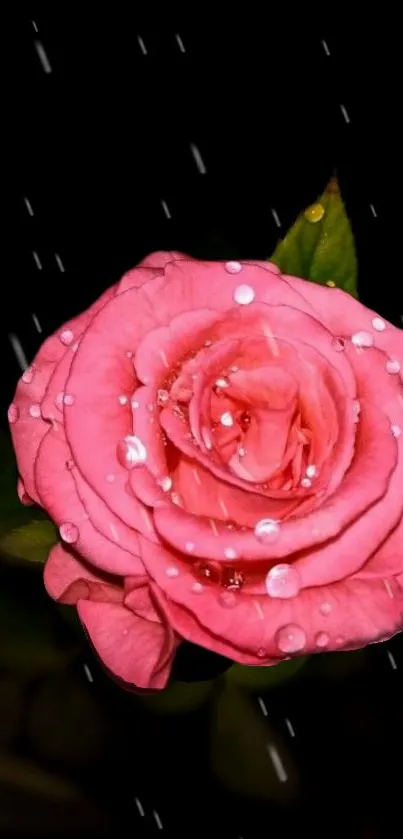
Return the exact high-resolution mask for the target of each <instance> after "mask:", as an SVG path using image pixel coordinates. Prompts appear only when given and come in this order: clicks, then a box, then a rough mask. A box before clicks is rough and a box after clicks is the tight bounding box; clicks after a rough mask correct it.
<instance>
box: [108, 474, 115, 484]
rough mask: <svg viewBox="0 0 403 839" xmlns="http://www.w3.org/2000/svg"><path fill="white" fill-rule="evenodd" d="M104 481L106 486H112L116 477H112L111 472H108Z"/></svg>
mask: <svg viewBox="0 0 403 839" xmlns="http://www.w3.org/2000/svg"><path fill="white" fill-rule="evenodd" d="M106 480H107V481H108V484H113V482H114V481H115V480H116V475H114V474H113V472H109V474H108V475H106Z"/></svg>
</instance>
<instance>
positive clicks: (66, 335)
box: [59, 329, 74, 347]
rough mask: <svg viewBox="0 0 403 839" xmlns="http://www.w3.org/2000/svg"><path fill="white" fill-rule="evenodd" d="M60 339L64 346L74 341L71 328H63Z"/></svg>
mask: <svg viewBox="0 0 403 839" xmlns="http://www.w3.org/2000/svg"><path fill="white" fill-rule="evenodd" d="M59 337H60V340H61V342H62V344H64V346H65V347H68V346H69V345H70V344H72V343H73V341H74V332H72V331H71V329H63V332H61V333H60V336H59Z"/></svg>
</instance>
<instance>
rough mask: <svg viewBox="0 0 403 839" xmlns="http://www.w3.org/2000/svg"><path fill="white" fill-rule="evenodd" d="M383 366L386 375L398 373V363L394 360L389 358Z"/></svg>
mask: <svg viewBox="0 0 403 839" xmlns="http://www.w3.org/2000/svg"><path fill="white" fill-rule="evenodd" d="M385 366H386V372H387V373H391V374H394V373H400V362H399V361H397V360H396V359H393V358H389V360H388V361H387V362H386V365H385Z"/></svg>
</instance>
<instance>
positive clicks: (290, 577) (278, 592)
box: [266, 563, 301, 599]
mask: <svg viewBox="0 0 403 839" xmlns="http://www.w3.org/2000/svg"><path fill="white" fill-rule="evenodd" d="M300 588H301V582H300V578H299V574H298V571H297V570H296V569H295V568H293V567H292V565H288V564H287V563H282V564H280V565H275V566H274V567H273V568H271V569H270V571H269V573H268V574H267V577H266V590H267V593H268V594H269V595H270V597H279V598H284V599H287V598H289V597H296V596H297V594H298V593H299V591H300Z"/></svg>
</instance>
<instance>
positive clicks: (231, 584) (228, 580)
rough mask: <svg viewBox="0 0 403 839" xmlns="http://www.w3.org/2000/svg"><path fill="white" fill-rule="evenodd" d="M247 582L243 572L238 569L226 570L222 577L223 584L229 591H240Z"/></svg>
mask: <svg viewBox="0 0 403 839" xmlns="http://www.w3.org/2000/svg"><path fill="white" fill-rule="evenodd" d="M244 582H245V576H244V574H243V573H242V571H238V569H236V568H224V569H223V572H222V576H221V584H222V585H223V586H224V588H226V589H227V590H228V591H240V590H241V588H242V586H243V584H244Z"/></svg>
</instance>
